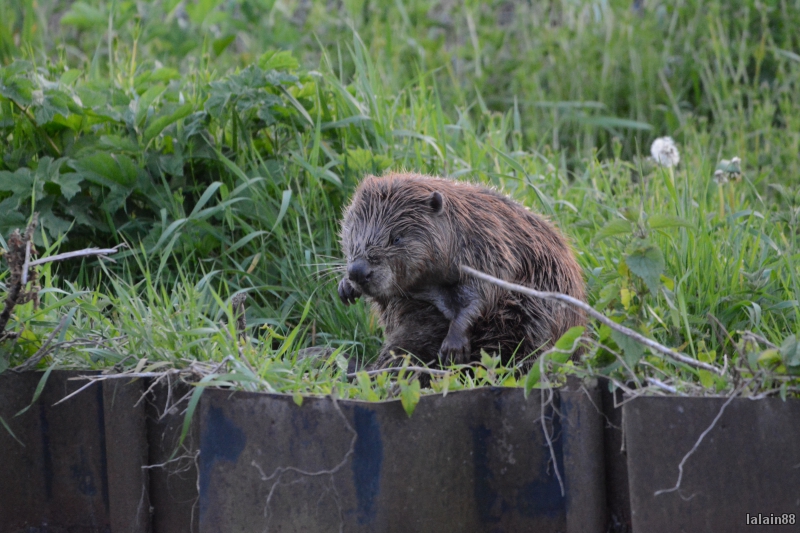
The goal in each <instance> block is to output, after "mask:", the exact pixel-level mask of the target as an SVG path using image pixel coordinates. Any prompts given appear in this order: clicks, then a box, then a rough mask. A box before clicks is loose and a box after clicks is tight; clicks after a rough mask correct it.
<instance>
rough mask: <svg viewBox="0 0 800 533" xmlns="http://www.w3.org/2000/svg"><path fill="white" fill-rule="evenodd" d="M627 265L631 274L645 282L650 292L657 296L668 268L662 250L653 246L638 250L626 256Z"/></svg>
mask: <svg viewBox="0 0 800 533" xmlns="http://www.w3.org/2000/svg"><path fill="white" fill-rule="evenodd" d="M625 263H626V264H627V265H628V268H629V269H630V271H631V272H633V273H634V274H636V275H637V276H639V277H640V278H642V279H643V280H644V282H645V283H646V284H647V288H648V289H650V292H652V293H653V294H655V293H656V291H657V290H658V286H659V285H658V284H659V280H660V277H661V274H662V273H663V272H664V267H665V266H666V265H665V262H664V254H663V253H662V252H661V248H659V247H657V246H654V245H652V244H650V245H646V246H643V247H641V248H636V249H634V250H633V251H632V252H631V253H629V254H628V255H626V256H625Z"/></svg>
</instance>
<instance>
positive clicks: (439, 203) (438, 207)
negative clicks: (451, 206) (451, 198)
mask: <svg viewBox="0 0 800 533" xmlns="http://www.w3.org/2000/svg"><path fill="white" fill-rule="evenodd" d="M428 205H429V206H430V208H431V211H433V214H434V215H439V214H441V213H442V211H443V210H444V196H442V193H440V192H439V191H433V192H432V193H431V195H430V196H428Z"/></svg>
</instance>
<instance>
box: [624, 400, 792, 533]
mask: <svg viewBox="0 0 800 533" xmlns="http://www.w3.org/2000/svg"><path fill="white" fill-rule="evenodd" d="M725 401H726V400H725V399H724V398H675V397H671V398H657V397H641V398H635V399H633V400H631V401H630V402H628V403H626V404H625V405H624V407H623V415H624V423H625V440H626V446H627V451H628V473H629V479H630V494H631V511H632V520H633V531H634V533H639V532H647V533H661V532H664V533H674V532H680V531H687V532H692V533H703V532H718V531H725V532H731V533H735V532H738V531H742V532H749V531H773V530H774V531H800V525H798V519H800V401H798V400H788V401H785V402H784V401H782V400H780V399H779V398H767V399H762V400H758V401H753V400H749V399H747V398H735V399H734V400H732V401H731V403H730V404H729V405H728V406H727V407H726V408H725V410H724V412H723V413H722V415H721V416H720V418H719V419H718V420H717V422H716V424H714V426H713V428H712V429H711V430H710V431H708V433H707V434H706V435H705V437H704V438H703V440H702V442H700V444H699V445H697V447H696V449H695V451H694V453H693V454H692V455H691V456H690V457H689V458H688V459H687V460H686V462H685V464H684V466H683V476H682V479H681V484H680V488H679V490H674V491H671V492H664V493H661V494H658V495H656V493H657V492H658V491H660V490H663V489H670V488H673V487H675V485H676V483H677V481H678V475H679V470H678V465H679V464H680V463H681V460H682V459H683V458H684V456H685V455H686V454H687V453H688V452H689V451H690V450H692V449H693V448H695V445H696V444H697V442H698V439H699V438H700V436H701V434H702V433H703V432H704V431H706V429H708V428H709V427H710V426H711V425H712V422H713V421H714V419H715V418H716V417H717V415H718V414H719V413H720V410H721V408H722V406H723V404H724V403H725ZM759 513H760V514H761V515H762V516H771V515H775V516H781V517H782V516H787V521H788V519H789V517H788V515H791V514H792V513H793V514H794V524H789V523H787V524H786V525H770V526H758V525H755V526H754V525H752V524H748V523H747V517H748V514H749V515H750V517H753V518H755V516H756V515H758V514H759Z"/></svg>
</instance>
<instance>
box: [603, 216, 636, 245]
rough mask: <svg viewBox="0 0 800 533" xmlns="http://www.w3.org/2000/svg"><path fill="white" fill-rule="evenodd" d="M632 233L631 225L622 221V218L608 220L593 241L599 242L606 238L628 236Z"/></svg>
mask: <svg viewBox="0 0 800 533" xmlns="http://www.w3.org/2000/svg"><path fill="white" fill-rule="evenodd" d="M632 231H633V224H631V223H630V222H629V221H627V220H625V219H622V218H615V219H613V220H609V221H608V222H606V224H605V226H603V227H602V228H600V231H598V232H597V233H596V234H595V236H594V240H595V241H601V240H603V239H605V238H607V237H613V236H614V235H623V234H629V233H631V232H632Z"/></svg>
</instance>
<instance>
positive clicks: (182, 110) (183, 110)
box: [144, 104, 194, 144]
mask: <svg viewBox="0 0 800 533" xmlns="http://www.w3.org/2000/svg"><path fill="white" fill-rule="evenodd" d="M193 110H194V106H193V105H192V104H184V105H182V106H181V107H179V108H178V109H176V110H175V111H173V112H171V113H168V114H166V115H160V116H158V117H155V118H153V119H151V120H150V122H149V124H148V125H147V129H146V130H144V142H145V144H147V143H149V142H150V141H151V140H152V139H153V138H155V137H156V136H157V135H158V134H160V133H161V132H162V131H164V129H165V128H166V127H167V126H169V125H170V124H174V123H175V122H177V121H179V120H180V119H182V118H185V117H187V116H189V115H190V114H191V113H192V111H193Z"/></svg>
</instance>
